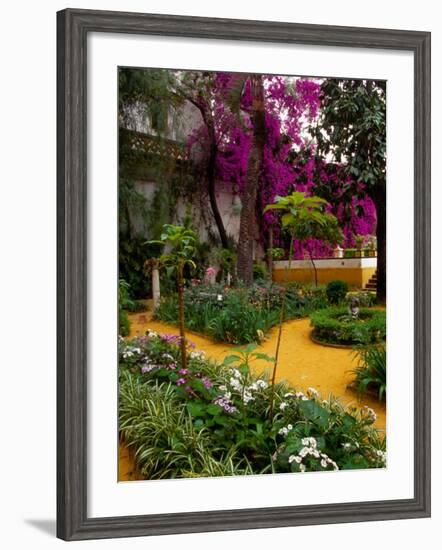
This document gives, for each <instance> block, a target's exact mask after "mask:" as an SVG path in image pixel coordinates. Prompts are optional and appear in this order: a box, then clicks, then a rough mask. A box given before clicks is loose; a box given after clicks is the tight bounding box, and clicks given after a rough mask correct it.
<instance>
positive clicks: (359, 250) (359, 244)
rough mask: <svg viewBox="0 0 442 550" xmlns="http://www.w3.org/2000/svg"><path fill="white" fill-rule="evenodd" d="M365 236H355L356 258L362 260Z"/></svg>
mask: <svg viewBox="0 0 442 550" xmlns="http://www.w3.org/2000/svg"><path fill="white" fill-rule="evenodd" d="M364 240H365V237H364V235H356V236H355V244H356V258H362V247H363V246H364Z"/></svg>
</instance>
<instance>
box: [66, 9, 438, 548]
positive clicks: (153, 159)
mask: <svg viewBox="0 0 442 550" xmlns="http://www.w3.org/2000/svg"><path fill="white" fill-rule="evenodd" d="M57 33H58V34H57V47H58V62H57V82H58V94H57V96H58V97H57V121H58V140H57V146H58V151H57V158H58V166H57V180H58V184H57V189H58V191H57V192H58V202H57V219H58V287H57V296H58V338H57V341H58V350H57V359H58V371H57V373H58V382H57V438H58V441H57V492H58V505H57V535H58V536H59V537H60V538H62V539H64V540H81V539H93V538H111V537H127V536H144V535H160V534H172V533H191V532H202V531H221V530H234V529H256V528H269V527H284V526H297V525H313V524H321V523H338V522H359V521H370V520H384V519H405V518H418V517H428V516H429V515H430V152H431V147H430V146H431V143H430V33H428V32H416V31H406V30H385V29H367V28H350V27H332V26H323V25H313V24H312V25H306V24H302V25H300V24H295V23H277V22H265V21H248V20H230V19H208V18H200V17H181V16H169V15H159V14H155V15H152V14H139V13H120V12H105V11H90V10H76V9H67V10H64V11H61V12H59V13H58V18H57ZM387 386H388V389H387Z"/></svg>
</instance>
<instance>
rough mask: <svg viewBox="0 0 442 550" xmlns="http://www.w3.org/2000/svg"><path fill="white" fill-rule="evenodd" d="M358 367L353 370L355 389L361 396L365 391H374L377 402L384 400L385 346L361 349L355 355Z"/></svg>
mask: <svg viewBox="0 0 442 550" xmlns="http://www.w3.org/2000/svg"><path fill="white" fill-rule="evenodd" d="M356 356H357V360H358V365H357V367H356V368H355V369H354V371H353V373H354V374H355V380H354V384H355V388H356V391H357V392H358V393H359V394H360V395H362V394H364V393H366V392H367V391H375V392H376V393H377V395H378V398H379V401H383V400H385V398H386V393H387V350H386V347H385V344H378V345H372V346H367V347H364V348H361V349H359V350H358V351H357V353H356Z"/></svg>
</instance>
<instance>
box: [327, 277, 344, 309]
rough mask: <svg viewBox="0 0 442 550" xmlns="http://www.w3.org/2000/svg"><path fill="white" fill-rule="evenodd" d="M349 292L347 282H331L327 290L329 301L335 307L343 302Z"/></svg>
mask: <svg viewBox="0 0 442 550" xmlns="http://www.w3.org/2000/svg"><path fill="white" fill-rule="evenodd" d="M347 292H348V284H347V283H346V282H345V281H330V282H329V283H328V285H327V288H326V293H327V298H328V301H329V302H330V304H333V305H337V304H339V303H340V302H342V301H343V300H344V298H345V296H346V294H347Z"/></svg>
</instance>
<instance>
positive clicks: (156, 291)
mask: <svg viewBox="0 0 442 550" xmlns="http://www.w3.org/2000/svg"><path fill="white" fill-rule="evenodd" d="M152 296H153V309H154V311H155V309H156V308H157V306H158V305H159V303H160V297H161V294H160V272H159V270H158V263H157V262H155V263H154V264H153V265H152Z"/></svg>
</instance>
